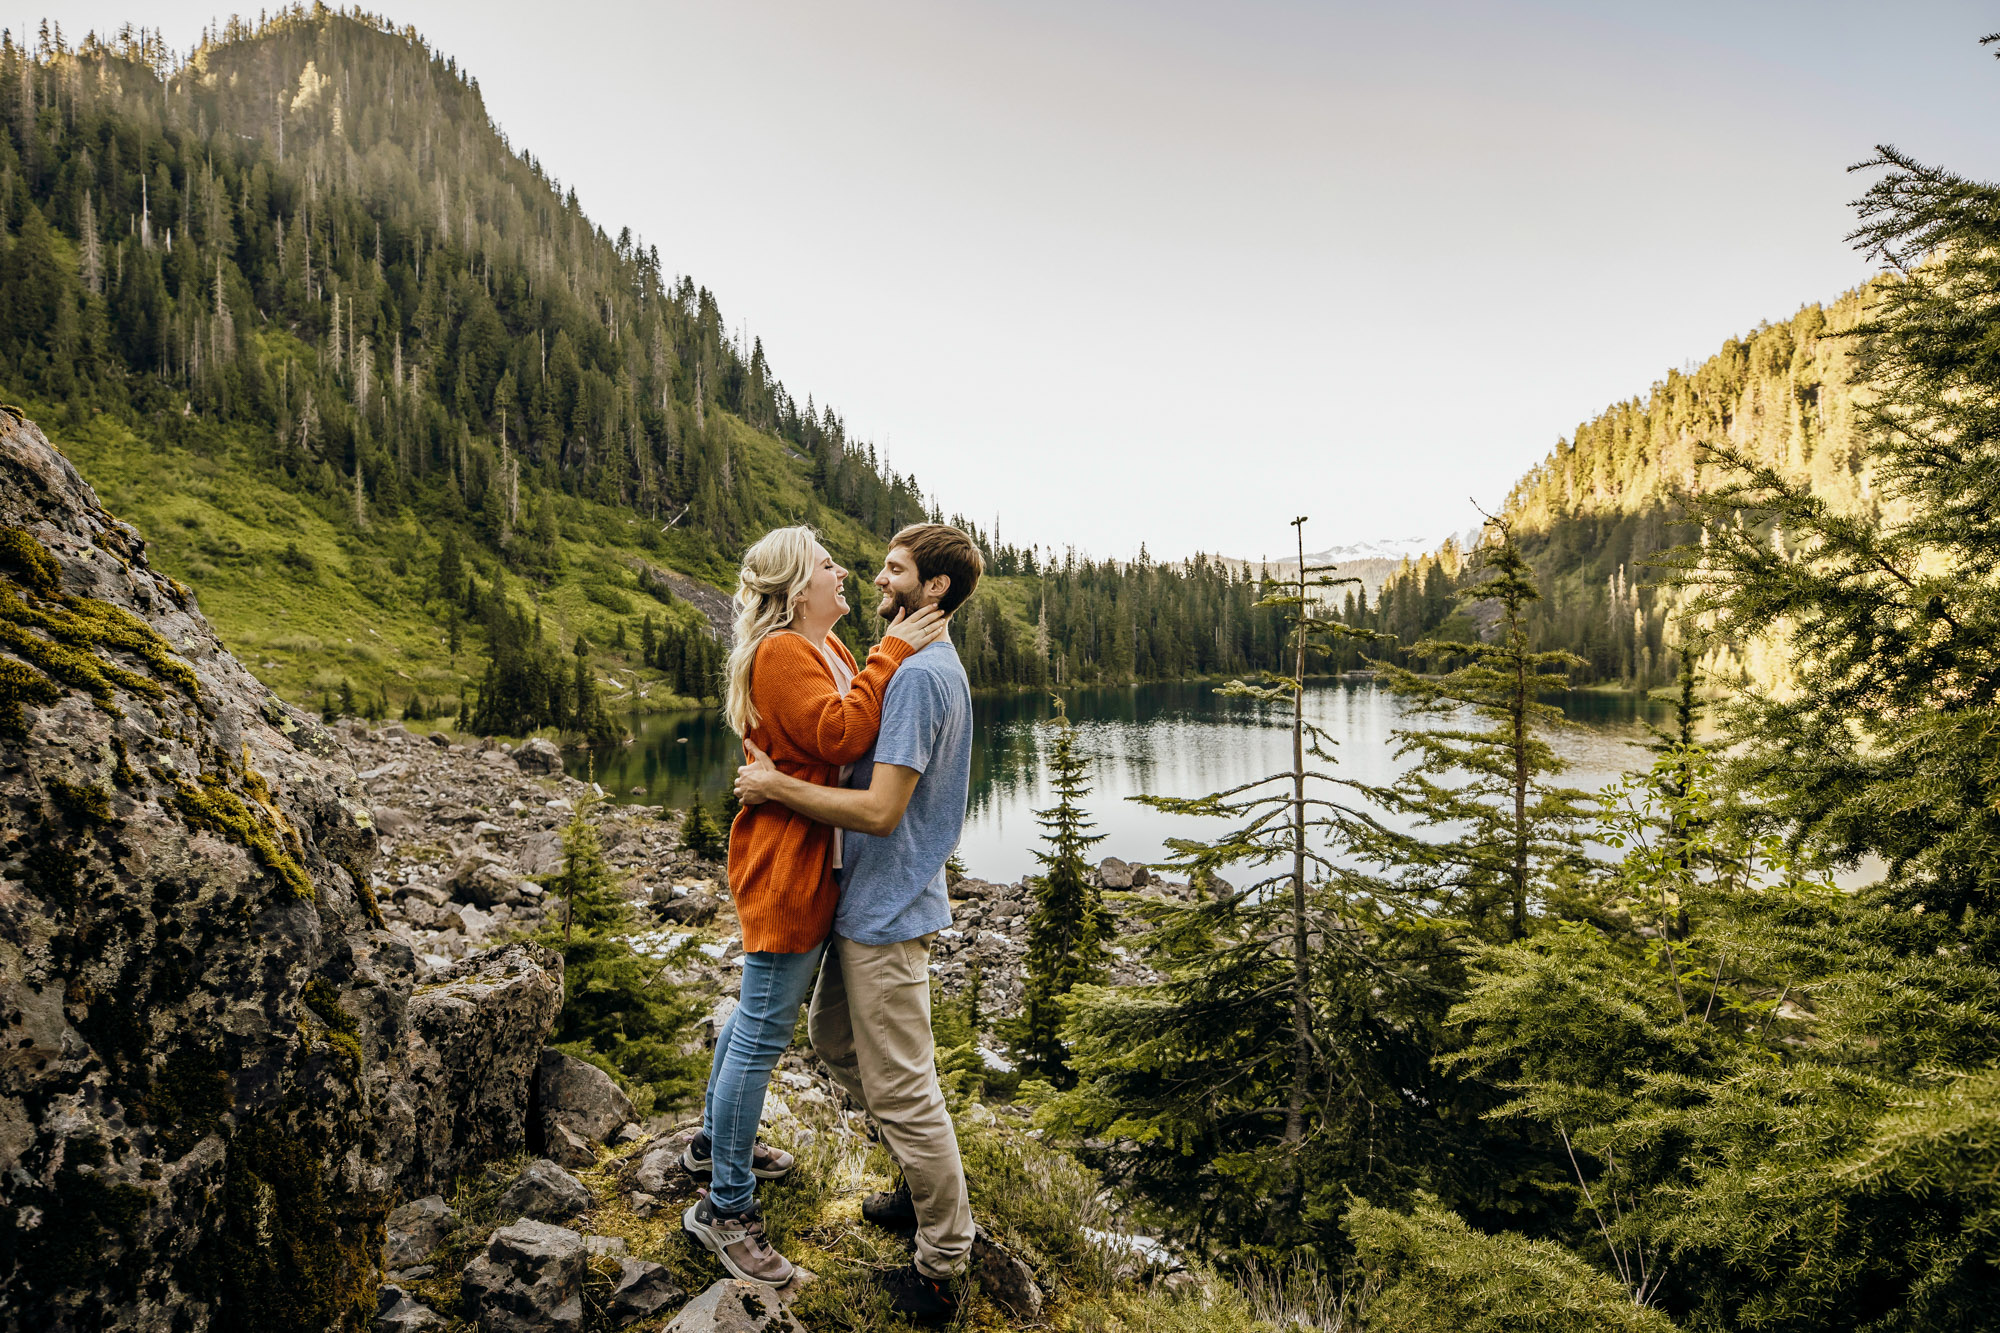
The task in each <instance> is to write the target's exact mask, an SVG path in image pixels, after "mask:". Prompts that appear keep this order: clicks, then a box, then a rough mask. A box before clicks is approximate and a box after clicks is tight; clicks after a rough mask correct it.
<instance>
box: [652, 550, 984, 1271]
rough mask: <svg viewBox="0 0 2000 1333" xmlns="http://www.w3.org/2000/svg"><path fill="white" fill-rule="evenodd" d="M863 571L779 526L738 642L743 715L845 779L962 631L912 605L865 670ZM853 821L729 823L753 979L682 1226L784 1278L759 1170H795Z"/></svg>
mask: <svg viewBox="0 0 2000 1333" xmlns="http://www.w3.org/2000/svg"><path fill="white" fill-rule="evenodd" d="M846 578H847V571H846V570H844V569H842V568H841V567H840V566H839V565H838V564H836V563H835V562H834V559H833V557H832V556H830V555H828V554H827V553H826V550H825V548H824V547H822V546H821V545H820V544H819V542H818V541H817V540H815V539H814V537H813V534H812V530H811V529H810V528H802V527H801V528H779V529H778V530H777V531H775V532H772V533H769V534H768V535H766V536H765V537H764V538H763V539H762V540H761V541H759V542H758V543H757V544H756V545H755V546H752V547H751V548H750V549H749V550H748V551H746V552H745V553H744V555H743V568H742V571H741V573H740V575H739V576H738V581H737V585H736V643H735V646H734V647H732V648H731V649H730V651H729V668H728V675H729V681H728V699H727V711H728V715H729V725H730V726H732V727H734V728H735V729H736V731H737V733H738V734H739V735H741V736H742V737H743V738H744V739H745V740H748V741H753V742H755V744H756V745H757V748H758V749H760V750H762V751H764V752H765V753H766V754H768V755H770V756H771V759H772V760H773V762H775V763H776V764H777V766H778V767H779V768H780V769H781V770H783V771H784V772H786V773H790V774H792V775H794V776H796V777H800V778H803V779H805V780H806V781H808V782H817V783H819V784H821V785H822V786H830V785H832V784H834V783H837V782H839V781H841V779H842V778H843V776H844V775H845V773H846V767H847V766H848V765H850V764H852V763H853V762H854V761H855V760H857V759H860V758H861V757H862V756H863V755H865V754H867V753H868V747H869V746H871V745H873V744H874V743H875V733H876V732H877V731H878V730H880V728H881V725H882V694H883V691H884V690H885V689H887V687H888V684H889V677H890V676H891V675H892V674H894V672H895V670H896V667H897V666H898V665H899V664H900V663H901V662H902V661H903V659H904V658H906V657H908V656H909V655H910V654H912V653H914V652H917V651H919V650H920V649H923V648H926V647H929V646H930V645H931V644H932V643H934V642H935V641H936V640H938V639H940V638H942V637H943V636H944V635H945V633H946V632H947V628H948V625H949V620H948V618H947V617H945V616H942V615H940V614H938V613H937V611H936V608H934V607H931V608H926V609H924V610H922V611H919V612H917V613H916V614H915V615H913V616H910V617H908V618H907V619H906V618H905V617H904V616H902V615H900V614H899V615H898V616H897V617H896V620H895V623H894V624H892V625H891V626H890V627H889V632H888V634H887V636H886V637H884V639H883V640H882V643H881V645H880V646H879V647H877V648H876V649H875V650H874V651H873V652H871V653H869V654H868V665H867V666H866V667H865V668H863V669H861V670H859V671H857V670H856V669H855V665H854V658H853V656H852V655H851V654H849V653H848V651H847V649H846V648H845V647H844V646H843V645H842V644H841V642H840V640H838V639H836V638H835V637H833V627H834V625H835V624H836V623H837V622H838V621H839V620H840V618H841V617H842V616H844V615H846V614H847V599H846V597H844V596H842V594H841V586H842V584H843V583H844V582H845V581H846ZM839 864H840V841H839V833H838V832H837V831H836V830H834V829H832V828H829V827H828V826H827V825H825V824H817V823H814V822H813V821H812V820H809V819H807V818H805V817H804V816H803V815H797V814H794V813H792V812H791V811H790V810H787V809H786V808H785V807H784V806H782V805H779V804H777V803H776V802H767V803H765V804H763V805H754V806H745V807H744V808H743V809H742V811H741V812H739V813H738V814H737V816H736V822H735V823H734V824H732V825H731V826H730V830H729V888H730V892H731V893H732V894H733V895H734V896H735V899H736V915H737V918H738V919H739V920H740V921H741V922H742V925H743V988H742V993H741V995H740V997H739V999H738V1001H737V1005H736V1010H735V1012H734V1013H732V1014H731V1015H730V1017H729V1021H728V1022H727V1023H726V1024H724V1025H723V1029H722V1033H721V1035H720V1036H719V1037H717V1038H716V1042H715V1057H714V1063H713V1064H712V1065H711V1067H710V1070H709V1076H708V1100H707V1103H706V1105H705V1106H704V1108H703V1113H702V1127H701V1133H699V1134H698V1135H696V1136H695V1138H694V1140H693V1141H692V1142H691V1143H689V1144H688V1147H687V1151H686V1152H685V1153H684V1154H683V1156H682V1158H681V1163H682V1165H683V1166H685V1167H686V1168H687V1169H688V1170H689V1171H694V1172H700V1171H708V1170H712V1171H713V1172H714V1178H713V1180H712V1181H711V1182H710V1186H709V1189H708V1190H707V1191H705V1192H704V1193H703V1194H702V1195H701V1197H700V1198H698V1199H697V1200H696V1201H695V1202H694V1204H693V1205H692V1206H691V1207H690V1208H689V1209H688V1210H687V1212H686V1213H685V1214H684V1215H683V1216H682V1218H681V1225H682V1227H683V1228H684V1229H685V1230H686V1231H687V1233H688V1234H689V1235H690V1236H693V1237H694V1238H695V1239H696V1240H698V1241H700V1242H701V1243H702V1244H703V1245H706V1246H707V1247H708V1248H709V1249H710V1250H712V1251H714V1252H715V1255H716V1257H717V1258H719V1259H721V1260H722V1265H723V1267H724V1268H727V1269H728V1270H729V1272H730V1273H731V1274H732V1275H734V1276H736V1277H739V1278H744V1279H747V1280H748V1281H751V1282H767V1283H770V1284H771V1285H773V1286H782V1285H784V1284H785V1283H786V1282H789V1281H790V1280H791V1277H792V1265H791V1263H790V1262H789V1261H788V1260H787V1259H786V1258H785V1257H784V1256H783V1255H781V1254H779V1253H778V1252H777V1251H776V1250H774V1249H772V1248H771V1246H770V1244H769V1243H768V1242H767V1241H766V1240H765V1238H764V1224H763V1221H762V1219H761V1218H760V1216H759V1214H758V1210H757V1202H756V1197H755V1196H756V1184H757V1181H758V1180H759V1179H764V1180H775V1179H777V1178H779V1177H781V1176H783V1175H784V1174H785V1173H786V1172H787V1171H789V1170H791V1167H792V1158H791V1155H790V1154H789V1153H784V1152H780V1151H778V1150H777V1149H775V1148H771V1147H769V1146H768V1145H766V1144H762V1143H757V1142H756V1133H757V1121H758V1117H759V1116H761V1115H762V1114H763V1110H764V1091H765V1088H766V1086H767V1085H768V1084H769V1082H770V1078H771V1070H772V1068H773V1067H775V1066H776V1065H777V1063H778V1057H779V1056H780V1055H782V1054H783V1053H784V1050H785V1047H786V1046H787V1045H788V1044H790V1042H791V1039H792V1032H793V1030H794V1029H795V1028H796V1027H797V1025H798V1017H799V1006H800V1005H801V1004H803V1003H804V1002H805V998H806V992H807V989H808V987H809V986H810V985H811V983H812V978H813V971H814V968H815V967H816V966H817V965H818V963H819V956H820V951H821V949H822V948H823V947H824V946H825V944H826V938H827V935H828V933H829V932H831V930H832V929H833V912H834V908H835V906H836V905H837V903H838V899H839V890H838V889H837V888H836V887H835V885H834V879H833V872H834V869H835V868H836V867H837V866H838V865H839Z"/></svg>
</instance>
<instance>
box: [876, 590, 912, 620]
mask: <svg viewBox="0 0 2000 1333" xmlns="http://www.w3.org/2000/svg"><path fill="white" fill-rule="evenodd" d="M915 595H916V594H914V593H907V592H896V591H893V590H892V591H889V592H885V593H883V594H882V604H881V606H879V607H877V608H876V611H875V614H876V615H878V616H880V617H882V619H884V620H889V621H893V620H895V618H896V614H897V612H901V613H903V615H905V616H913V615H915V614H916V613H917V611H918V610H919V609H920V608H919V607H918V606H917V604H916V603H915V602H913V601H911V600H910V598H912V597H913V596H915Z"/></svg>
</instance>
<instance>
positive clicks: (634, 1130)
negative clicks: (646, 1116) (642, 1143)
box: [614, 1120, 646, 1143]
mask: <svg viewBox="0 0 2000 1333" xmlns="http://www.w3.org/2000/svg"><path fill="white" fill-rule="evenodd" d="M645 1137H646V1131H645V1130H643V1129H641V1128H640V1127H639V1122H638V1121H636V1120H627V1121H626V1122H625V1123H624V1124H622V1125H620V1126H619V1127H618V1134H617V1137H616V1139H615V1140H614V1141H615V1142H618V1143H637V1142H638V1141H639V1140H640V1139H643V1138H645Z"/></svg>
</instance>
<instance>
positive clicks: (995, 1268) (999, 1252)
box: [972, 1227, 1042, 1320]
mask: <svg viewBox="0 0 2000 1333" xmlns="http://www.w3.org/2000/svg"><path fill="white" fill-rule="evenodd" d="M972 1273H973V1276H974V1277H975V1278H977V1279H978V1281H979V1289H980V1290H981V1291H983V1292H985V1293H986V1298H987V1299H988V1300H990V1301H992V1302H993V1303H994V1304H995V1305H997V1306H999V1307H1000V1308H1001V1309H1003V1310H1005V1311H1006V1312H1007V1313H1009V1314H1011V1315H1013V1316H1014V1317H1015V1318H1017V1319H1027V1320H1033V1319H1039V1318H1041V1314H1042V1289H1041V1287H1040V1286H1039V1285H1037V1284H1036V1282H1035V1270H1034V1269H1032V1268H1030V1267H1028V1265H1027V1263H1026V1262H1025V1261H1023V1260H1022V1259H1021V1257H1020V1256H1019V1255H1017V1254H1014V1253H1013V1252H1012V1251H1010V1250H1008V1249H1007V1248H1006V1247H1005V1246H1003V1245H1001V1244H1000V1243H999V1242H998V1241H996V1240H994V1239H993V1238H992V1237H991V1236H989V1235H987V1234H986V1229H985V1228H984V1227H981V1228H978V1229H977V1230H975V1231H974V1232H973V1233H972Z"/></svg>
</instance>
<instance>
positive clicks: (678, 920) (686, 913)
mask: <svg viewBox="0 0 2000 1333" xmlns="http://www.w3.org/2000/svg"><path fill="white" fill-rule="evenodd" d="M720 907H721V904H719V903H717V902H716V901H715V899H713V898H710V897H707V896H706V895H704V896H702V897H699V898H697V897H696V896H695V895H693V894H689V895H688V896H687V897H685V898H662V899H660V900H659V901H658V902H655V903H654V904H653V915H654V916H657V917H659V918H660V920H662V921H666V922H669V923H671V924H673V925H676V926H705V925H707V924H708V923H709V922H711V921H713V920H715V915H716V912H717V911H718V910H720Z"/></svg>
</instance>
